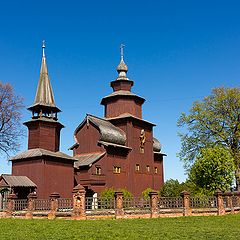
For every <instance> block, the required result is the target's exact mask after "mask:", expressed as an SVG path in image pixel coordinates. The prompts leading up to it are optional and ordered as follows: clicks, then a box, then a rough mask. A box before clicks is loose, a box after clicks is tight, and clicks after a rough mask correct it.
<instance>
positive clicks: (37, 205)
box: [34, 199, 51, 211]
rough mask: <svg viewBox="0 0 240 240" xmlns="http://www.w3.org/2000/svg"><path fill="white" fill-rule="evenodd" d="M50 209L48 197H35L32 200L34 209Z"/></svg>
mask: <svg viewBox="0 0 240 240" xmlns="http://www.w3.org/2000/svg"><path fill="white" fill-rule="evenodd" d="M50 209H51V204H50V199H36V200H34V210H37V211H46V210H47V211H48V210H50Z"/></svg>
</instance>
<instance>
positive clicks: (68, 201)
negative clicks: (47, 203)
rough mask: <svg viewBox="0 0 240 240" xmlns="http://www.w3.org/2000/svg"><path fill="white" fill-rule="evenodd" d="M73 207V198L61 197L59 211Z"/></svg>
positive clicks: (70, 209) (65, 210)
mask: <svg viewBox="0 0 240 240" xmlns="http://www.w3.org/2000/svg"><path fill="white" fill-rule="evenodd" d="M72 209H73V199H72V198H59V199H58V211H59V212H67V211H72Z"/></svg>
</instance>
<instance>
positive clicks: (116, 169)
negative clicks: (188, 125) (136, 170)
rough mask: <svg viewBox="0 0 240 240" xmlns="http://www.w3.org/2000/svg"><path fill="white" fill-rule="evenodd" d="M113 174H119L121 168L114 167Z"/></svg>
mask: <svg viewBox="0 0 240 240" xmlns="http://www.w3.org/2000/svg"><path fill="white" fill-rule="evenodd" d="M113 172H114V173H120V172H121V167H117V166H114V167H113Z"/></svg>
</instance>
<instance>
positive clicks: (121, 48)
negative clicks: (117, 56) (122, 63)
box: [120, 43, 125, 60]
mask: <svg viewBox="0 0 240 240" xmlns="http://www.w3.org/2000/svg"><path fill="white" fill-rule="evenodd" d="M124 47H125V45H124V44H123V43H121V45H120V52H121V60H123V57H124Z"/></svg>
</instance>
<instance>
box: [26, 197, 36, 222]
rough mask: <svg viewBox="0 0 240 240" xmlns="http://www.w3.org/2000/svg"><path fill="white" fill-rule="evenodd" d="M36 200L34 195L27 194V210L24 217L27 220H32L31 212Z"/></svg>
mask: <svg viewBox="0 0 240 240" xmlns="http://www.w3.org/2000/svg"><path fill="white" fill-rule="evenodd" d="M36 198H37V194H36V193H29V195H28V209H27V213H26V215H25V217H26V218H27V219H32V218H33V210H34V201H35V199H36Z"/></svg>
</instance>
